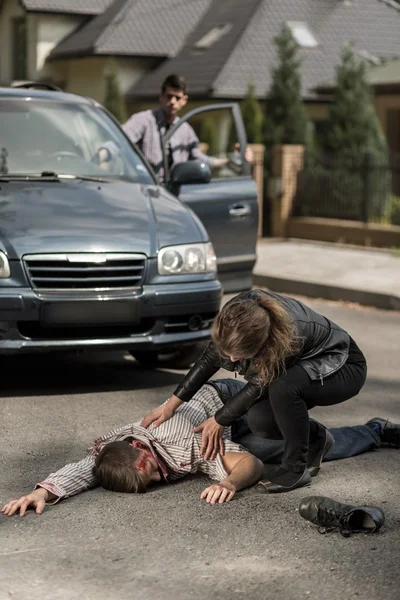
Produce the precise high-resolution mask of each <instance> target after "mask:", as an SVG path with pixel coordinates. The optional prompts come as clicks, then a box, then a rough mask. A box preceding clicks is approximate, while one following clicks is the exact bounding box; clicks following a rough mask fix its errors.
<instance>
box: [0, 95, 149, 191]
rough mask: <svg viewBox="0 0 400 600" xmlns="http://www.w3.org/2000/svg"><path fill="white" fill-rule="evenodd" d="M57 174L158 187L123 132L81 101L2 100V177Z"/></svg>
mask: <svg viewBox="0 0 400 600" xmlns="http://www.w3.org/2000/svg"><path fill="white" fill-rule="evenodd" d="M44 172H46V173H49V172H50V173H55V174H57V175H60V174H63V175H69V176H75V177H94V178H95V177H101V178H102V179H104V178H110V180H111V179H121V180H127V181H134V182H140V183H149V184H152V183H154V180H153V178H152V176H151V174H150V173H149V171H148V169H147V167H146V165H145V164H144V163H143V161H142V159H141V158H140V156H139V155H138V154H137V153H136V152H135V150H134V149H133V148H132V146H131V145H130V144H129V142H128V141H127V139H126V138H125V136H124V134H123V133H122V131H121V130H120V129H119V128H118V126H117V125H116V124H115V123H114V121H113V120H112V119H110V118H109V117H108V115H107V114H106V113H105V112H104V111H103V110H102V109H101V108H95V107H93V106H91V105H89V104H85V103H83V102H82V103H79V102H64V101H60V102H56V101H54V100H45V99H36V98H0V176H4V175H6V176H7V175H40V174H42V173H44Z"/></svg>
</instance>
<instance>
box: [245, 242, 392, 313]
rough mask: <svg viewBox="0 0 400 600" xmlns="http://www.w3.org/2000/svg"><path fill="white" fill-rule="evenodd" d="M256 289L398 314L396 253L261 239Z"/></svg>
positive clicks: (256, 268)
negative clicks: (369, 307)
mask: <svg viewBox="0 0 400 600" xmlns="http://www.w3.org/2000/svg"><path fill="white" fill-rule="evenodd" d="M253 273H254V275H253V282H254V285H256V286H257V285H258V286H263V287H268V288H269V289H271V290H274V291H277V292H281V293H283V294H300V295H304V296H310V297H313V298H326V299H328V300H343V301H346V302H357V303H359V304H363V305H367V306H375V307H376V308H382V309H386V310H400V251H395V250H393V251H391V250H385V249H382V250H381V249H376V248H375V249H369V248H363V247H356V246H345V245H343V244H331V243H326V242H315V241H308V240H295V239H289V240H285V239H279V238H263V239H261V240H260V241H259V242H258V244H257V262H256V265H255V268H254V272H253Z"/></svg>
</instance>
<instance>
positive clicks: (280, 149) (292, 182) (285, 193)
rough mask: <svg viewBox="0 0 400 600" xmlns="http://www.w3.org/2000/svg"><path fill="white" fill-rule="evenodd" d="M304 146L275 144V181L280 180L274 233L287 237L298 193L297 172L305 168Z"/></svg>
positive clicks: (274, 203) (274, 201)
mask: <svg viewBox="0 0 400 600" xmlns="http://www.w3.org/2000/svg"><path fill="white" fill-rule="evenodd" d="M303 158H304V146H300V145H289V144H287V145H282V146H275V147H274V149H273V155H272V177H273V181H275V182H276V184H277V182H279V185H276V189H279V190H280V192H279V193H276V194H273V195H272V197H271V201H272V235H273V237H286V236H287V224H288V220H289V218H290V216H291V213H292V206H293V200H294V198H295V195H296V187H297V173H298V172H299V171H300V170H301V169H302V168H303Z"/></svg>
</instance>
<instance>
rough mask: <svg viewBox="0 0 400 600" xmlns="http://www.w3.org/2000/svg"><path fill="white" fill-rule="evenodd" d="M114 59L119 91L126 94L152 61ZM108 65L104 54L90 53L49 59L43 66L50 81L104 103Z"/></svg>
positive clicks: (69, 90) (151, 66)
mask: <svg viewBox="0 0 400 600" xmlns="http://www.w3.org/2000/svg"><path fill="white" fill-rule="evenodd" d="M115 60H116V65H117V72H118V75H117V77H118V83H119V85H120V89H121V92H122V93H126V92H127V91H128V89H129V88H130V87H131V86H132V85H133V84H134V83H136V82H137V81H138V79H140V77H142V76H143V74H144V73H146V72H147V71H148V70H149V69H151V68H153V64H154V60H151V59H134V58H132V59H130V58H124V57H118V58H116V59H115ZM107 65H108V58H107V57H105V56H89V57H86V58H74V59H69V60H54V61H50V62H48V63H47V66H46V69H47V72H48V74H49V75H50V76H51V78H52V80H53V81H54V82H55V83H57V82H58V83H59V85H60V86H61V87H62V88H63V90H64V91H66V92H70V93H73V94H81V95H82V96H89V97H90V98H94V99H95V100H97V101H98V102H101V103H104V98H105V91H106V89H105V78H104V74H105V72H106V70H107Z"/></svg>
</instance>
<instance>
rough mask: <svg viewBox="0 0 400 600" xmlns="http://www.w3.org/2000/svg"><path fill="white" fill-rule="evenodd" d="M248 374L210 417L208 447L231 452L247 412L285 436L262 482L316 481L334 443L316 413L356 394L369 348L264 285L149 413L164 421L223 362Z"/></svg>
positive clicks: (268, 432) (262, 432)
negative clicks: (230, 441) (231, 430)
mask: <svg viewBox="0 0 400 600" xmlns="http://www.w3.org/2000/svg"><path fill="white" fill-rule="evenodd" d="M221 368H224V369H228V370H229V371H235V372H237V373H239V374H240V375H243V376H244V378H245V379H246V380H247V382H248V383H247V385H245V386H244V387H243V388H242V390H241V391H240V392H239V393H238V394H236V395H235V396H233V397H231V398H229V399H228V400H227V401H226V403H225V404H224V407H223V408H222V409H220V410H219V411H218V412H217V413H216V414H215V416H214V417H213V418H211V419H208V420H207V421H205V422H204V423H203V424H202V425H200V427H198V428H197V430H198V431H202V452H203V454H204V455H205V457H206V458H213V457H214V456H215V454H216V453H217V452H218V451H220V452H221V453H223V444H222V438H221V436H222V431H223V428H224V427H226V426H229V425H232V424H233V423H234V422H235V420H236V419H237V418H238V417H239V416H241V415H243V414H245V413H247V418H248V423H249V427H250V429H251V431H252V432H253V433H254V434H256V435H259V436H262V437H265V438H269V439H282V437H283V439H284V440H285V453H284V457H283V460H282V464H281V465H280V467H279V468H278V469H277V470H276V472H275V473H274V474H273V475H271V477H270V480H268V481H263V482H261V484H262V488H261V489H262V490H263V491H266V492H286V491H290V490H293V489H295V488H298V487H302V486H304V485H308V484H309V483H310V481H311V474H310V470H309V469H308V467H313V470H314V473H313V474H316V472H318V470H319V466H320V463H321V461H322V458H323V456H324V455H325V454H326V452H327V450H328V449H329V448H328V440H327V438H326V432H325V428H323V427H322V426H320V425H319V424H318V423H316V422H314V421H310V420H309V416H308V411H309V410H310V409H311V408H313V407H314V406H329V405H334V404H339V403H340V402H344V401H345V400H348V399H349V398H352V397H353V396H355V395H356V394H358V392H359V391H360V389H361V388H362V386H363V385H364V383H365V379H366V374H367V365H366V361H365V358H364V355H363V353H362V352H361V350H360V349H359V348H358V346H357V344H356V343H355V341H354V340H353V339H352V338H351V337H350V336H349V334H348V333H347V332H346V331H345V330H344V329H342V328H341V327H339V326H338V325H336V324H335V323H333V322H332V321H331V320H329V319H327V318H326V317H324V316H322V315H320V314H318V313H316V312H315V311H313V310H312V309H311V308H309V307H308V306H306V305H305V304H303V303H302V302H300V301H298V300H295V299H293V298H289V297H287V296H282V295H279V294H275V293H272V292H266V291H263V290H251V291H249V292H244V293H242V294H239V295H238V296H236V297H235V298H232V300H230V301H229V302H228V303H227V304H225V306H224V307H223V308H222V309H221V311H220V313H219V314H218V316H217V317H216V319H215V321H214V323H213V327H212V341H211V342H210V344H209V345H208V347H207V349H206V350H205V351H204V353H203V354H202V356H201V357H200V358H199V359H198V360H197V361H196V363H195V364H194V365H193V367H192V368H191V369H190V371H189V372H188V373H187V375H186V376H185V377H184V379H183V381H182V382H181V384H180V385H179V386H178V388H177V389H176V390H175V392H174V394H173V396H171V398H169V400H168V401H167V402H166V403H164V404H163V405H162V406H159V407H158V408H156V409H155V410H153V411H152V412H151V413H149V414H148V415H146V417H145V418H144V419H143V421H142V425H143V426H144V427H148V426H149V425H150V423H154V426H158V425H159V424H161V423H162V422H163V421H165V420H167V419H169V418H170V417H171V416H172V415H173V414H174V412H175V410H176V409H177V408H178V407H179V405H180V404H181V403H182V402H188V401H190V399H191V398H192V396H193V395H194V394H195V393H196V392H197V391H198V390H199V389H200V387H201V386H202V385H203V384H205V383H206V382H207V381H208V379H209V378H210V377H212V375H214V374H215V373H216V372H217V371H218V369H221Z"/></svg>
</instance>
